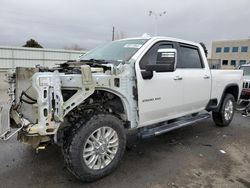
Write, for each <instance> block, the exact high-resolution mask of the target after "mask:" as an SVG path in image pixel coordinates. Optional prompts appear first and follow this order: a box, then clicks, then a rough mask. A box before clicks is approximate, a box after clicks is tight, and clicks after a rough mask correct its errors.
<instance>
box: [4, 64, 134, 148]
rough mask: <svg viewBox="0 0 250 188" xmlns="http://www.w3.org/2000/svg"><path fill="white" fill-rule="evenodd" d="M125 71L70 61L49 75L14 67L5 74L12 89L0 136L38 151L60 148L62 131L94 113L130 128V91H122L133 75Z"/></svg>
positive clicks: (46, 70)
mask: <svg viewBox="0 0 250 188" xmlns="http://www.w3.org/2000/svg"><path fill="white" fill-rule="evenodd" d="M124 66H128V65H126V64H120V65H118V66H115V65H113V64H107V65H106V64H100V63H96V62H80V61H71V62H66V63H64V64H61V65H59V66H58V67H55V68H52V69H49V68H45V67H36V68H24V67H18V68H16V70H15V71H13V72H12V73H7V74H6V75H8V76H9V81H8V83H9V84H10V83H11V84H12V85H11V87H12V89H9V90H12V92H9V94H8V95H9V96H8V97H9V104H10V105H9V108H10V109H11V110H10V111H11V112H10V119H11V122H10V123H9V127H8V126H6V127H5V130H1V132H0V133H3V132H4V134H3V135H0V136H1V137H2V139H5V140H7V139H8V138H10V137H11V136H12V135H13V134H15V133H16V132H18V139H19V140H20V141H22V142H24V143H28V144H31V145H32V146H33V147H34V148H37V147H39V146H40V145H41V144H43V143H49V142H51V141H53V142H55V143H57V142H59V139H60V137H61V135H60V134H59V133H61V132H63V131H62V130H66V129H67V128H68V127H71V126H72V125H74V126H77V122H78V121H79V117H83V116H84V117H86V118H88V117H90V116H91V115H93V113H96V112H103V113H105V112H109V113H110V112H111V113H112V112H114V113H116V114H117V115H118V116H119V117H120V118H121V119H123V120H124V121H125V122H127V121H128V119H130V120H131V122H132V125H133V124H135V117H133V119H132V116H131V115H130V114H131V112H132V108H133V106H134V105H135V102H134V103H131V101H134V100H133V98H134V97H133V91H132V90H131V91H129V92H128V89H127V88H129V87H128V85H129V86H130V87H131V86H132V87H133V86H134V81H132V80H131V79H127V78H128V76H129V77H131V75H129V74H131V72H132V71H125V70H126V69H125V68H124ZM118 75H119V76H118ZM132 87H131V88H132ZM121 94H122V96H121ZM127 96H129V97H127ZM5 106H6V105H5ZM133 109H134V108H133ZM1 121H3V118H1ZM128 124H129V125H131V124H130V123H128ZM13 128H15V131H14V132H13V130H12V129H13ZM11 130H12V131H11ZM62 134H64V133H62Z"/></svg>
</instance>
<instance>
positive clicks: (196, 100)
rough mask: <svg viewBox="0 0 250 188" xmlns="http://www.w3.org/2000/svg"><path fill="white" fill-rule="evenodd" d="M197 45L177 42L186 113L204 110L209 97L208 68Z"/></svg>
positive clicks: (209, 81)
mask: <svg viewBox="0 0 250 188" xmlns="http://www.w3.org/2000/svg"><path fill="white" fill-rule="evenodd" d="M201 50H203V49H199V47H198V46H192V45H187V44H182V43H181V44H179V45H178V52H179V57H180V58H179V61H178V67H179V68H180V69H181V70H182V73H183V80H182V82H183V93H184V95H183V110H185V112H186V114H190V113H194V112H199V111H201V110H204V109H205V107H206V105H207V104H208V102H209V99H210V91H211V75H210V69H209V67H208V65H207V63H205V62H204V61H203V59H206V57H205V54H204V53H201Z"/></svg>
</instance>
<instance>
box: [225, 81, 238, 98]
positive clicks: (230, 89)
mask: <svg viewBox="0 0 250 188" xmlns="http://www.w3.org/2000/svg"><path fill="white" fill-rule="evenodd" d="M227 93H230V94H232V95H233V96H234V99H235V101H237V100H238V97H239V86H238V85H230V86H228V87H227V88H226V90H225V91H224V94H223V98H224V97H225V95H226V94H227ZM223 98H222V99H223Z"/></svg>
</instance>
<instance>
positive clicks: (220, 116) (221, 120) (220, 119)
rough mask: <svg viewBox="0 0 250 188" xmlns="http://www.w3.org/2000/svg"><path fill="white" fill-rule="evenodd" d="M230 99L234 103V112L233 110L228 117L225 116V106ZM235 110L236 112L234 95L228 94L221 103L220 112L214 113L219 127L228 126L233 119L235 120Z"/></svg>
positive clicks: (214, 118) (215, 121)
mask: <svg viewBox="0 0 250 188" xmlns="http://www.w3.org/2000/svg"><path fill="white" fill-rule="evenodd" d="M229 101H231V102H232V104H233V112H232V115H231V117H230V118H228V119H226V118H225V107H226V105H227V103H228V102H229ZM234 112H235V99H234V96H233V95H232V94H226V95H225V97H224V99H223V102H222V104H221V107H220V110H219V112H213V113H212V116H213V120H214V123H215V124H216V125H217V126H219V127H225V126H228V125H229V124H230V123H231V121H232V120H233V116H234Z"/></svg>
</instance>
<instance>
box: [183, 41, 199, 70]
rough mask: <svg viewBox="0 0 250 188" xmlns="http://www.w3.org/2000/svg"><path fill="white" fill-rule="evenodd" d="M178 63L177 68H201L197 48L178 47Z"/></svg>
mask: <svg viewBox="0 0 250 188" xmlns="http://www.w3.org/2000/svg"><path fill="white" fill-rule="evenodd" d="M180 61H181V62H180V65H179V66H178V67H179V68H203V64H202V61H201V57H200V53H199V49H198V48H197V47H192V46H184V45H180Z"/></svg>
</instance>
